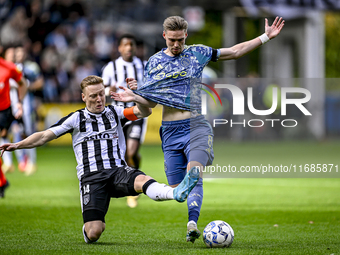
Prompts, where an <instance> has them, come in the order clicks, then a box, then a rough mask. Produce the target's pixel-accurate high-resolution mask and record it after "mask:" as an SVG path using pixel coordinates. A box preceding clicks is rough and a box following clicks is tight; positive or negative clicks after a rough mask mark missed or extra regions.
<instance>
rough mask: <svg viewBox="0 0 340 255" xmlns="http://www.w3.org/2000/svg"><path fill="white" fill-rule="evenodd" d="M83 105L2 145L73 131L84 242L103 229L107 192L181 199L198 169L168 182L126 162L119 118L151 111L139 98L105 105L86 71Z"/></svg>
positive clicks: (34, 142)
mask: <svg viewBox="0 0 340 255" xmlns="http://www.w3.org/2000/svg"><path fill="white" fill-rule="evenodd" d="M81 89H82V92H83V93H82V99H83V101H84V102H85V105H86V107H85V108H83V109H80V110H78V111H76V112H73V113H70V114H69V115H68V116H66V117H63V118H62V119H60V120H59V121H58V122H57V123H56V124H54V125H53V126H51V127H50V128H49V129H47V130H45V131H41V132H36V133H34V134H32V135H30V136H29V137H27V138H26V139H24V140H22V141H20V142H18V143H7V144H3V145H2V146H0V151H1V154H3V152H4V151H14V150H17V149H27V148H34V147H38V146H41V145H43V144H45V143H47V142H49V141H51V140H53V139H56V138H58V137H60V136H62V135H64V134H67V133H70V134H71V135H72V144H73V150H74V154H75V157H76V160H77V176H78V179H79V187H80V198H81V207H82V214H83V221H84V225H83V235H84V240H85V242H86V243H92V242H96V241H97V240H98V239H99V237H100V236H101V234H102V233H103V231H104V230H105V215H106V213H107V211H108V208H109V204H110V199H111V197H124V196H129V195H130V196H131V195H138V194H140V193H142V192H143V193H144V194H146V195H147V196H148V197H150V198H151V199H153V200H155V201H163V200H176V201H178V202H184V201H185V199H186V198H187V196H188V194H189V193H190V191H191V190H192V189H193V188H194V186H195V185H196V184H197V182H198V179H199V169H198V168H195V167H193V168H192V169H191V170H190V171H189V172H188V174H187V175H186V177H185V178H184V179H183V181H182V182H181V184H180V185H179V186H178V187H176V188H172V187H170V186H167V185H165V184H160V183H158V182H156V181H155V180H154V179H153V178H152V177H150V176H147V175H145V174H144V173H143V172H142V171H140V170H138V169H135V168H132V167H129V166H127V165H126V162H125V159H124V156H125V139H124V134H123V130H122V122H124V121H126V120H131V121H134V120H137V119H138V118H143V117H146V116H148V115H150V114H151V109H150V108H147V107H143V106H141V105H139V104H136V105H135V106H132V107H130V108H125V109H124V108H123V107H120V106H111V105H110V106H105V89H104V84H103V80H102V79H101V78H100V77H98V76H94V75H90V76H88V77H86V78H85V79H83V81H82V82H81Z"/></svg>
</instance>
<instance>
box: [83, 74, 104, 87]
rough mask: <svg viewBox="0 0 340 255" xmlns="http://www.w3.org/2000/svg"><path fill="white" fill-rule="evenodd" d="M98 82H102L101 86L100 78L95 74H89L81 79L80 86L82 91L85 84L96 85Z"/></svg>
mask: <svg viewBox="0 0 340 255" xmlns="http://www.w3.org/2000/svg"><path fill="white" fill-rule="evenodd" d="M99 83H101V84H103V86H104V83H103V79H102V78H100V77H99V76H96V75H89V76H87V77H86V78H84V79H83V80H82V81H81V83H80V88H81V90H82V91H84V88H86V87H87V86H90V85H97V84H99Z"/></svg>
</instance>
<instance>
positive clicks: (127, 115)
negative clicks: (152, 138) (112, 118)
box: [124, 106, 138, 121]
mask: <svg viewBox="0 0 340 255" xmlns="http://www.w3.org/2000/svg"><path fill="white" fill-rule="evenodd" d="M135 107H136V106H132V107H129V108H126V109H124V116H125V118H127V119H128V120H132V121H133V120H138V117H137V116H136V115H135V114H134V112H133V108H135Z"/></svg>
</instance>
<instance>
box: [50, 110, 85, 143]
mask: <svg viewBox="0 0 340 255" xmlns="http://www.w3.org/2000/svg"><path fill="white" fill-rule="evenodd" d="M77 123H79V113H73V112H72V113H70V114H69V115H67V116H65V117H63V118H61V119H60V120H59V121H58V122H57V123H55V124H54V125H52V126H51V127H50V128H49V129H48V130H51V131H52V132H53V133H54V134H55V135H56V136H57V137H60V136H63V135H65V134H67V133H70V134H72V133H73V130H74V128H75V127H76V125H77Z"/></svg>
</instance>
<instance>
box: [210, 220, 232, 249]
mask: <svg viewBox="0 0 340 255" xmlns="http://www.w3.org/2000/svg"><path fill="white" fill-rule="evenodd" d="M203 240H204V243H205V244H206V246H208V247H209V248H216V247H219V248H220V247H229V246H230V245H231V244H232V243H233V241H234V230H233V229H232V228H231V226H230V225H229V224H228V223H226V222H224V221H222V220H214V221H212V222H210V223H209V224H208V225H207V226H206V227H205V229H204V231H203Z"/></svg>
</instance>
